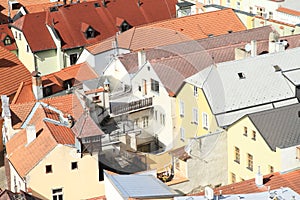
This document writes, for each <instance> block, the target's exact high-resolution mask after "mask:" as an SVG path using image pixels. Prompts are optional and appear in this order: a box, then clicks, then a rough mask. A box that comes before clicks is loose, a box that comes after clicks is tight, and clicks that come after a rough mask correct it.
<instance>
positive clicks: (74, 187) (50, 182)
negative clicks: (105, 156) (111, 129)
mask: <svg viewBox="0 0 300 200" xmlns="http://www.w3.org/2000/svg"><path fill="white" fill-rule="evenodd" d="M76 161H77V162H78V169H75V170H71V162H76ZM46 165H52V171H53V172H52V173H48V174H46V173H45V171H46V169H45V166H46ZM26 180H27V187H28V188H31V189H32V190H34V191H37V192H38V193H39V194H40V195H42V196H44V197H46V198H48V199H52V189H57V188H62V189H63V198H64V199H67V200H68V199H88V198H92V197H97V196H101V195H104V182H103V181H102V182H99V181H98V161H97V156H95V157H92V156H90V155H84V156H83V157H82V158H80V154H76V149H75V148H72V147H68V146H64V145H58V146H56V148H55V149H54V150H53V151H51V152H50V153H49V154H48V155H47V156H46V157H45V158H44V159H43V160H42V161H41V162H40V163H39V164H38V165H37V166H36V167H35V168H34V169H33V170H32V171H30V173H29V174H28V176H27V177H26Z"/></svg>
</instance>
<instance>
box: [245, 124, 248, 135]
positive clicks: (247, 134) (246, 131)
mask: <svg viewBox="0 0 300 200" xmlns="http://www.w3.org/2000/svg"><path fill="white" fill-rule="evenodd" d="M247 132H248V130H247V127H246V126H244V136H247V135H248V133H247Z"/></svg>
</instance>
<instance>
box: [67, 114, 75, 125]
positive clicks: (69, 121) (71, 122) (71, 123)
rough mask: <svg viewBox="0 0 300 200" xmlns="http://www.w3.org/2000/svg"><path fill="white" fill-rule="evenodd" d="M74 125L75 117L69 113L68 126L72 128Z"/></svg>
mask: <svg viewBox="0 0 300 200" xmlns="http://www.w3.org/2000/svg"><path fill="white" fill-rule="evenodd" d="M73 126H74V119H73V117H72V116H71V115H70V114H69V115H68V127H69V128H72V127H73Z"/></svg>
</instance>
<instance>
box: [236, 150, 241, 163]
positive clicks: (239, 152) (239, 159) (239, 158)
mask: <svg viewBox="0 0 300 200" xmlns="http://www.w3.org/2000/svg"><path fill="white" fill-rule="evenodd" d="M234 162H236V163H238V164H240V162H241V151H240V148H238V147H234Z"/></svg>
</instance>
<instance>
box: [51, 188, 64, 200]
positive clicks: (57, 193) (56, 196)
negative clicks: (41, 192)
mask: <svg viewBox="0 0 300 200" xmlns="http://www.w3.org/2000/svg"><path fill="white" fill-rule="evenodd" d="M52 199H53V200H63V191H62V188H60V189H53V190H52Z"/></svg>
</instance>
